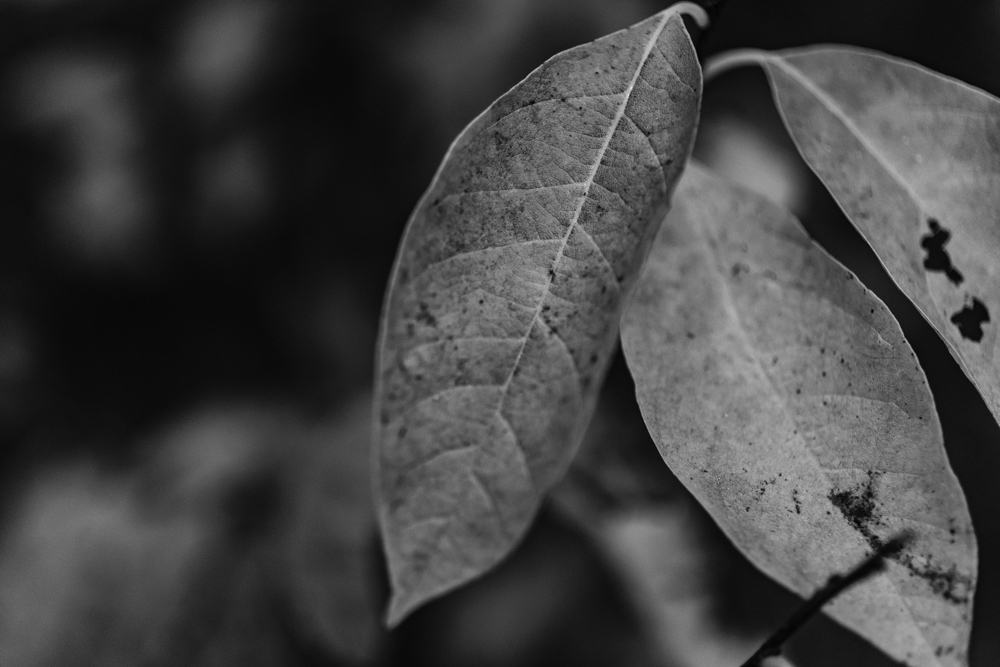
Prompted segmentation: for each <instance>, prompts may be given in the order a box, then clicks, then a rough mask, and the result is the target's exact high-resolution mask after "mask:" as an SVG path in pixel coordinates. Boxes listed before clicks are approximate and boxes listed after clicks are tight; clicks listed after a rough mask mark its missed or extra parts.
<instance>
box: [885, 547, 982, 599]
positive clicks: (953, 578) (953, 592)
mask: <svg viewBox="0 0 1000 667" xmlns="http://www.w3.org/2000/svg"><path fill="white" fill-rule="evenodd" d="M893 560H895V561H896V562H898V563H899V564H900V565H903V566H905V567H906V569H907V570H909V571H910V575H912V576H914V577H919V578H920V579H923V580H924V581H925V582H927V585H928V586H930V588H931V590H932V591H933V592H934V594H935V595H937V596H938V597H940V598H941V599H943V600H945V601H946V602H950V603H951V604H968V603H969V602H970V601H971V600H972V594H973V591H974V590H975V585H974V584H973V583H972V577H970V576H969V575H967V574H962V573H961V572H959V571H958V567H957V566H956V565H954V564H952V565H950V566H947V567H946V566H944V565H938V564H935V562H934V559H933V558H932V557H931V556H930V554H926V555H924V556H923V558H920V559H918V558H917V557H915V556H913V555H911V554H903V555H901V556H896V557H895V558H893Z"/></svg>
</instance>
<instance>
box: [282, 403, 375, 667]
mask: <svg viewBox="0 0 1000 667" xmlns="http://www.w3.org/2000/svg"><path fill="white" fill-rule="evenodd" d="M370 439H371V396H370V395H368V394H364V395H360V396H357V397H355V398H353V399H352V400H351V401H350V402H348V403H347V404H346V405H345V406H343V407H341V408H340V409H339V410H338V411H337V412H335V413H334V414H333V415H331V416H330V417H329V418H327V419H324V420H323V421H321V422H319V423H317V424H315V425H311V426H310V427H309V428H305V429H303V432H302V438H301V440H302V456H301V457H300V458H299V460H297V461H296V465H295V467H294V468H293V471H292V474H291V475H290V478H291V479H294V480H295V491H296V494H295V497H294V499H293V500H292V503H291V506H290V510H291V511H290V512H289V516H288V520H287V521H286V522H285V525H284V528H285V533H284V535H283V536H282V537H283V539H282V540H281V544H282V551H281V554H282V560H281V562H280V565H279V567H280V572H279V576H280V577H282V579H283V580H284V581H285V585H286V587H287V588H286V594H287V595H288V601H287V606H286V609H285V613H286V614H291V615H292V616H293V617H294V619H295V627H296V628H297V631H298V632H299V633H300V635H302V636H305V637H308V639H309V641H310V642H311V643H312V644H314V645H316V646H322V647H323V648H325V649H327V651H328V653H329V654H330V655H333V656H338V657H342V658H346V659H348V660H349V661H351V663H352V664H353V663H365V664H368V663H373V662H375V660H376V657H377V655H378V649H379V642H380V641H381V640H382V639H383V637H382V633H381V632H380V630H381V623H380V622H379V604H380V603H379V602H378V599H379V598H380V597H381V596H380V594H379V592H380V588H381V586H380V582H379V578H378V576H377V575H378V572H377V568H376V567H375V566H374V564H373V563H372V562H371V556H372V553H371V551H370V549H371V548H372V547H373V545H374V539H373V538H374V536H375V511H374V507H373V505H372V497H371V485H370V484H369V478H370V470H369V466H370V457H369V456H368V454H369V452H368V442H369V441H370Z"/></svg>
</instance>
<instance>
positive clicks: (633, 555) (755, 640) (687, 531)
mask: <svg viewBox="0 0 1000 667" xmlns="http://www.w3.org/2000/svg"><path fill="white" fill-rule="evenodd" d="M688 502H690V501H688ZM691 509H692V508H690V507H687V506H686V505H684V504H680V503H677V504H661V505H653V506H646V507H641V508H634V509H631V510H625V511H618V512H614V513H609V516H607V517H605V518H604V521H602V522H601V525H600V530H599V533H598V536H599V539H600V544H601V547H602V548H603V549H604V551H605V552H606V553H607V554H609V556H610V559H611V562H612V563H614V564H616V565H617V567H616V568H615V570H616V571H617V572H618V573H619V576H621V577H622V579H623V582H624V584H625V589H626V590H627V591H628V593H629V596H630V597H631V598H632V599H633V600H635V602H636V607H637V611H638V613H639V615H640V617H641V618H642V619H643V620H644V621H645V623H646V624H647V626H648V627H649V630H650V634H651V635H652V638H653V640H654V643H655V644H656V646H657V648H658V649H659V651H660V655H661V656H662V657H663V662H664V664H667V665H676V666H677V667H730V666H733V665H739V664H740V663H741V662H742V660H743V659H745V658H746V656H748V655H750V654H752V653H753V652H754V650H755V649H756V648H757V646H759V645H760V643H761V642H762V641H763V640H764V637H753V636H750V637H747V636H744V635H742V634H739V633H737V632H735V631H733V630H730V629H726V628H724V627H722V625H721V624H720V622H719V618H718V614H717V606H718V603H717V601H716V600H715V599H714V598H713V595H712V583H713V582H712V578H713V577H712V571H711V568H712V565H713V564H714V563H713V562H712V559H711V558H709V557H707V554H706V549H705V546H704V545H703V544H701V543H700V541H699V536H698V535H697V530H696V527H695V526H694V525H693V523H692V517H691V515H692V512H691Z"/></svg>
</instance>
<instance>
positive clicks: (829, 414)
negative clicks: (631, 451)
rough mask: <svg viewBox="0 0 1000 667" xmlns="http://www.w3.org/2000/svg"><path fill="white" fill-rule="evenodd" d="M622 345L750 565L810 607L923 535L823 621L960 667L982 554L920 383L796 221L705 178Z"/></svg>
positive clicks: (684, 183)
mask: <svg viewBox="0 0 1000 667" xmlns="http://www.w3.org/2000/svg"><path fill="white" fill-rule="evenodd" d="M622 345H623V347H624V349H625V355H626V359H627V360H628V363H629V367H630V368H631V370H632V374H633V376H634V377H635V381H636V387H637V394H638V398H639V405H640V408H641V409H642V413H643V417H644V419H645V420H646V423H647V425H648V426H649V429H650V432H651V434H652V435H653V438H654V440H655V441H656V443H657V446H658V447H659V448H660V452H661V453H662V455H663V458H664V460H665V461H666V462H667V464H668V465H669V466H670V467H671V469H673V471H674V472H675V473H676V474H677V476H678V477H679V478H680V479H681V480H682V481H683V482H684V483H685V484H686V485H687V486H688V488H690V490H691V491H692V493H693V494H694V495H695V497H696V498H698V500H699V501H700V502H701V503H702V505H704V506H705V508H706V509H707V510H708V511H709V512H710V513H711V515H712V516H713V518H714V519H715V520H716V521H717V522H718V523H719V525H720V526H721V527H722V529H723V530H724V531H725V532H726V533H727V534H728V535H729V537H730V538H731V539H732V540H733V542H734V543H735V544H736V545H737V546H738V547H739V548H740V549H741V550H742V551H743V552H744V553H745V554H746V555H747V557H748V558H749V559H750V560H751V561H752V562H753V563H755V564H756V565H757V566H758V567H760V568H761V569H762V570H763V571H765V572H766V573H767V574H769V575H770V576H772V577H774V578H775V579H777V580H778V581H780V582H781V583H783V584H784V585H786V586H788V587H789V588H791V589H792V590H794V591H796V592H798V593H800V594H802V595H807V594H810V593H811V592H812V591H814V590H815V589H816V588H817V587H819V586H821V585H822V584H824V583H825V582H826V581H827V579H828V578H829V577H830V576H831V575H833V574H835V573H838V572H846V571H848V570H849V569H850V568H851V567H853V566H854V565H855V564H857V563H858V562H860V561H862V560H863V559H864V558H865V557H866V556H867V555H868V554H870V553H871V552H872V548H873V547H874V546H876V545H878V544H880V543H881V542H882V541H885V540H887V539H889V538H890V537H892V536H894V535H896V534H897V533H899V532H900V531H902V530H911V531H913V533H914V534H915V536H916V539H915V541H914V542H912V543H911V544H910V545H909V546H908V547H907V548H906V550H904V552H903V553H902V554H901V555H900V556H898V557H897V558H895V559H894V560H892V561H890V562H889V563H888V569H887V571H886V573H885V574H882V575H878V576H876V577H874V578H872V579H870V580H868V581H866V582H865V583H863V584H860V585H857V586H855V587H854V588H851V589H849V590H848V591H847V592H846V593H844V594H843V595H842V596H841V597H839V598H837V600H835V601H834V602H833V603H832V604H831V605H830V606H829V607H828V608H827V609H828V611H829V613H830V614H831V615H832V616H834V617H835V618H836V619H838V620H839V621H841V622H842V623H844V624H845V625H847V626H848V627H850V628H852V629H854V630H855V631H857V632H858V633H860V634H861V635H863V636H865V637H866V638H867V639H869V640H870V641H871V642H872V643H874V644H875V645H877V646H879V647H880V648H881V649H883V650H884V651H886V652H887V653H888V654H889V655H891V656H893V657H895V658H897V659H899V660H904V661H906V662H907V663H908V664H910V665H914V666H921V667H923V666H930V665H962V664H965V653H966V649H967V644H968V637H969V627H970V620H971V610H972V595H973V591H974V587H975V576H976V544H975V537H974V535H973V532H972V525H971V521H970V518H969V514H968V510H967V507H966V504H965V499H964V497H963V495H962V491H961V489H960V487H959V485H958V482H957V480H956V479H955V477H954V475H953V473H952V472H951V469H950V468H949V465H948V461H947V458H946V456H945V452H944V449H943V446H942V437H941V429H940V426H939V424H938V420H937V415H936V412H935V409H934V403H933V399H932V397H931V394H930V390H929V389H928V386H927V383H926V380H925V378H924V375H923V372H922V371H921V369H920V368H919V366H918V365H917V361H916V358H915V357H914V355H913V352H912V351H911V350H910V347H909V345H908V344H907V343H906V341H905V339H904V338H903V335H902V333H901V331H900V329H899V326H898V325H897V324H896V321H895V320H894V319H893V317H892V315H891V313H890V312H889V310H888V309H887V308H886V307H885V306H884V305H883V304H882V302H881V301H879V300H878V299H877V298H876V297H875V296H874V295H873V294H872V293H871V292H869V291H868V290H867V289H866V288H865V287H864V286H863V285H861V284H860V283H859V281H858V280H857V279H856V278H855V277H854V276H853V275H852V274H851V273H850V272H848V271H847V270H846V269H844V268H843V267H842V266H841V265H840V264H838V263H837V262H836V261H835V260H834V259H832V258H831V257H830V256H829V255H827V254H826V253H825V252H824V251H823V250H822V249H820V248H819V247H818V246H816V245H814V244H813V243H812V242H811V241H810V239H809V238H808V237H807V235H806V234H805V232H804V231H803V230H802V228H801V227H800V226H799V224H798V222H797V221H796V220H795V219H794V218H793V217H792V216H791V215H790V214H789V213H787V212H785V211H784V210H783V209H781V208H780V207H778V206H777V205H775V204H772V203H770V202H768V201H766V200H764V199H762V198H761V197H760V196H759V195H755V194H753V193H751V192H750V191H748V190H743V189H739V188H737V187H736V186H734V185H730V184H728V183H725V182H724V181H721V180H719V179H717V178H716V177H714V176H711V175H710V174H709V173H708V172H706V171H704V170H701V169H698V168H696V167H695V166H694V165H691V166H690V167H689V168H688V170H687V172H686V173H685V176H684V178H683V179H682V180H681V184H680V186H679V188H678V191H677V194H676V195H675V197H674V210H673V211H672V212H671V214H670V215H669V216H667V219H666V222H665V223H664V225H663V228H662V229H661V231H660V234H659V236H658V237H657V240H656V243H655V245H654V248H653V251H652V254H651V255H650V259H649V262H648V264H647V266H646V269H645V271H644V272H643V274H642V278H641V279H640V281H639V285H638V287H637V288H636V292H635V297H634V300H633V302H632V304H631V305H630V307H629V309H628V310H627V312H626V314H625V317H624V319H623V323H622Z"/></svg>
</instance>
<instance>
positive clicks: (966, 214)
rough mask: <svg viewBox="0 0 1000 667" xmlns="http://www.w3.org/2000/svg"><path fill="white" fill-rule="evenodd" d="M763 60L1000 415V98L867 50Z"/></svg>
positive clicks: (837, 189)
mask: <svg viewBox="0 0 1000 667" xmlns="http://www.w3.org/2000/svg"><path fill="white" fill-rule="evenodd" d="M761 62H762V64H763V65H764V69H765V71H766V72H767V74H768V78H769V79H770V81H771V85H772V89H773V92H774V97H775V100H776V102H777V105H778V108H779V111H780V112H781V115H782V117H783V118H784V120H785V125H786V126H787V127H788V130H789V132H790V134H791V135H792V139H793V140H794V141H795V143H796V145H797V146H798V148H799V151H800V152H801V153H802V155H803V157H804V158H805V160H806V162H808V163H809V166H810V167H812V169H813V170H814V171H815V172H816V173H817V175H819V177H820V179H822V181H823V182H824V183H825V184H826V187H827V188H828V189H829V190H830V192H831V194H833V196H834V198H835V199H836V200H837V202H838V203H839V204H840V206H841V208H843V210H844V212H845V213H846V214H847V216H848V217H849V218H850V219H851V221H852V222H853V223H854V225H855V226H856V227H857V228H858V230H860V232H861V233H862V235H864V237H865V238H866V239H867V240H868V242H869V243H870V244H871V246H872V247H873V248H874V249H875V252H876V253H877V254H878V256H879V259H880V260H881V261H882V263H883V264H884V265H885V267H886V269H887V270H888V272H889V275H890V276H892V278H893V280H895V281H896V283H897V284H898V285H899V286H900V288H901V289H902V290H903V292H904V293H905V294H906V295H907V296H908V297H909V298H910V299H911V300H912V301H913V302H914V303H915V304H916V306H917V307H918V308H919V309H920V310H921V312H923V314H924V316H925V317H926V318H927V319H928V321H929V322H930V323H931V324H932V325H933V326H934V328H935V329H937V330H938V332H939V333H940V334H941V336H942V337H943V338H944V339H945V341H947V342H948V344H949V348H950V349H951V350H952V353H953V354H954V356H955V358H956V359H958V361H959V364H960V365H961V366H962V367H963V368H964V370H965V372H966V374H967V375H968V376H969V378H970V379H971V380H972V381H973V382H974V383H975V384H976V386H977V387H978V388H979V391H980V392H981V393H982V395H983V397H984V399H985V401H986V403H987V405H988V406H989V408H990V410H991V411H992V412H993V414H994V416H995V417H997V418H998V419H1000V353H998V345H1000V336H998V326H997V324H998V318H1000V222H998V221H1000V100H997V99H996V98H994V97H991V96H989V95H987V94H986V93H983V92H982V91H980V90H977V89H975V88H972V87H971V86H968V85H967V84H964V83H962V82H961V81H956V80H954V79H949V78H946V77H943V76H941V75H939V74H936V73H934V72H931V71H928V70H926V69H923V68H921V67H918V66H916V65H913V64H911V63H908V62H905V61H901V60H896V59H893V58H889V57H886V56H883V55H881V54H878V53H874V52H870V51H862V50H858V49H847V48H823V49H805V50H794V51H785V52H781V53H778V54H773V55H762V56H761Z"/></svg>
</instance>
